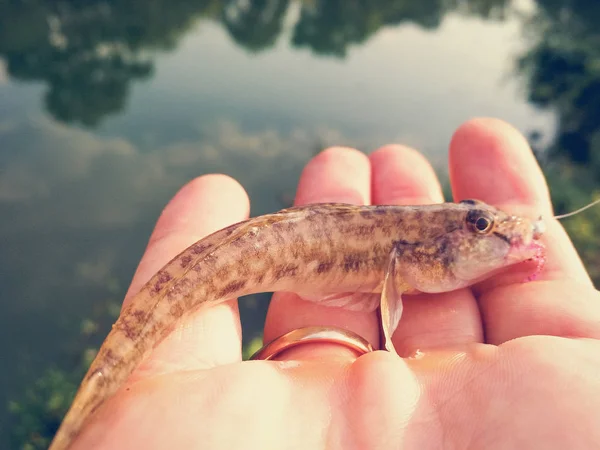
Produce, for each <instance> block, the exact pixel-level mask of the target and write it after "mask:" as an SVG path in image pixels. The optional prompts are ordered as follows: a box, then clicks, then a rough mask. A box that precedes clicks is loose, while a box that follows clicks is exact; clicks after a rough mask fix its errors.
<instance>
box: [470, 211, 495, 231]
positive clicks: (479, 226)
mask: <svg viewBox="0 0 600 450" xmlns="http://www.w3.org/2000/svg"><path fill="white" fill-rule="evenodd" d="M467 224H468V225H469V227H470V228H471V229H472V230H473V231H475V232H476V233H479V234H487V233H489V232H490V231H491V230H492V228H493V227H494V217H493V216H492V215H491V214H490V213H488V212H487V211H469V213H468V214H467Z"/></svg>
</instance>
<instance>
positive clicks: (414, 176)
mask: <svg viewBox="0 0 600 450" xmlns="http://www.w3.org/2000/svg"><path fill="white" fill-rule="evenodd" d="M369 159H370V160H371V167H372V176H371V178H372V191H373V198H372V202H373V203H374V204H385V205H409V204H413V205H415V204H417V205H419V204H421V205H422V204H431V203H440V202H442V201H443V200H444V198H443V194H442V189H441V187H440V183H439V181H438V179H437V176H436V175H435V172H434V170H433V168H432V167H431V165H430V164H429V162H428V161H427V160H426V159H425V158H424V157H423V156H422V155H421V154H420V153H419V152H417V151H416V150H413V149H411V148H408V147H404V146H400V145H389V146H385V147H382V148H380V149H379V150H377V151H375V152H374V153H372V154H371V155H370V156H369ZM399 238H400V239H401V238H402V236H399ZM403 303H404V311H403V313H402V319H401V320H400V323H399V326H398V328H397V330H396V332H395V333H394V336H393V339H392V340H393V342H394V347H395V348H396V351H397V352H398V354H399V355H400V356H410V355H412V354H414V353H415V351H417V350H422V349H427V348H431V347H437V346H442V345H460V344H467V343H471V342H482V341H483V329H482V326H481V317H480V314H479V308H478V306H477V302H476V301H475V297H474V296H473V295H472V293H471V291H470V290H469V289H461V290H458V291H455V292H450V293H443V294H436V295H431V294H430V295H405V296H404V297H403Z"/></svg>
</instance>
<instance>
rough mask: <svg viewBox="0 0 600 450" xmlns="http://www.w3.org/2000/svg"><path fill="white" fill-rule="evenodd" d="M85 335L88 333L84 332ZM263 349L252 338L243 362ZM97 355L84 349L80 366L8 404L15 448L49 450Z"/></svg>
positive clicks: (55, 373)
mask: <svg viewBox="0 0 600 450" xmlns="http://www.w3.org/2000/svg"><path fill="white" fill-rule="evenodd" d="M90 323H93V321H91V320H85V321H84V324H85V325H84V326H83V328H84V329H87V327H89V324H90ZM82 333H83V334H85V331H82ZM261 346H262V336H255V337H254V338H252V339H251V340H250V341H249V342H248V343H247V344H246V345H245V346H244V348H243V349H242V355H243V360H244V361H246V360H248V359H249V358H250V356H252V355H253V354H254V353H255V352H256V351H257V350H258V349H259V348H260V347H261ZM96 352H97V349H95V348H87V349H85V350H84V351H83V352H82V355H81V358H80V361H81V362H80V364H79V365H78V366H77V367H76V368H75V370H73V371H71V372H67V371H64V370H60V369H57V368H55V367H52V368H49V369H48V370H46V372H45V373H43V374H42V375H41V376H40V377H39V378H38V379H37V380H36V381H35V382H33V383H32V385H31V386H30V387H29V388H28V389H26V390H25V392H24V393H23V394H22V396H21V397H20V398H19V399H18V400H13V401H11V402H9V404H8V410H9V412H10V413H11V415H12V417H13V420H12V422H13V424H12V426H11V431H10V441H11V447H12V448H14V449H15V450H43V449H46V448H48V446H49V445H50V441H51V440H52V437H53V436H54V434H55V433H56V430H57V429H58V427H59V425H60V423H61V421H62V418H63V417H64V415H65V414H66V413H67V411H68V409H69V406H70V405H71V402H72V401H73V398H74V397H75V393H76V391H77V387H78V386H79V383H80V382H81V380H82V379H83V376H84V375H85V372H86V370H87V368H88V367H89V365H90V364H91V363H92V361H93V359H94V357H95V356H96Z"/></svg>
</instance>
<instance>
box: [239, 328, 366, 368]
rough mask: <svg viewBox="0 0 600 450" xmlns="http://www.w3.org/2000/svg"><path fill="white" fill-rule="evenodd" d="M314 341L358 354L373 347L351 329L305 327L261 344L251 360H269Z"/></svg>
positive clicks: (362, 353)
mask: <svg viewBox="0 0 600 450" xmlns="http://www.w3.org/2000/svg"><path fill="white" fill-rule="evenodd" d="M315 342H326V343H329V344H339V345H343V346H344V347H347V348H349V349H350V350H353V351H355V352H356V353H358V356H361V355H364V354H365V353H369V352H372V351H373V347H372V346H371V344H369V342H368V341H367V340H366V339H364V338H363V337H362V336H359V335H358V334H356V333H353V332H352V331H348V330H344V329H342V328H335V327H306V328H298V329H296V330H292V331H290V332H289V333H286V334H284V335H282V336H279V337H278V338H275V339H274V340H273V341H271V342H269V343H268V344H266V345H265V346H263V347H262V348H261V349H260V350H258V351H257V352H256V353H254V354H253V355H252V356H251V357H250V359H251V360H258V359H261V360H269V359H274V358H275V357H276V356H277V355H279V354H280V353H282V352H284V351H285V350H288V349H290V348H292V347H297V346H299V345H302V344H312V343H315Z"/></svg>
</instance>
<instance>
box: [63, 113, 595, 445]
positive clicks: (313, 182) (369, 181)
mask: <svg viewBox="0 0 600 450" xmlns="http://www.w3.org/2000/svg"><path fill="white" fill-rule="evenodd" d="M450 174H451V180H452V186H453V193H454V197H455V200H460V199H464V198H479V199H481V200H484V201H486V202H487V203H490V204H493V205H494V206H497V207H499V208H501V209H506V210H508V211H511V212H517V213H520V214H527V215H530V216H533V217H535V216H537V215H539V214H540V213H541V214H543V216H544V217H546V218H547V222H548V223H547V225H548V230H547V232H546V234H545V236H544V243H545V245H546V249H547V265H546V267H545V269H544V271H543V272H542V274H541V276H540V277H539V278H538V280H537V281H535V282H531V283H524V284H513V285H503V286H498V285H493V284H490V283H483V284H481V285H480V286H478V287H477V288H476V289H461V290H459V291H455V292H451V293H445V294H436V295H418V296H405V298H404V313H403V317H402V320H401V322H400V325H399V327H398V330H397V332H396V333H395V335H394V339H393V340H394V345H395V347H396V349H397V350H398V352H399V353H400V355H401V356H404V357H405V358H402V359H399V358H397V357H395V356H394V355H391V354H388V353H387V352H373V353H369V354H366V355H363V356H361V357H360V358H358V359H356V355H355V354H354V353H352V352H350V351H349V350H348V349H346V348H344V347H340V346H336V345H333V344H311V345H303V346H300V347H296V348H294V349H291V350H288V351H287V352H286V353H285V354H283V355H282V356H281V358H280V359H283V360H285V361H283V362H281V361H280V362H277V361H246V362H241V343H240V342H241V339H240V338H241V331H240V323H239V314H238V311H237V305H236V302H235V301H233V300H232V301H230V302H227V303H226V304H222V305H219V306H216V307H213V308H207V309H203V310H200V311H198V313H197V314H195V315H194V316H193V317H191V318H190V319H189V320H187V321H185V322H184V323H182V324H181V325H180V326H179V327H178V328H177V329H176V330H175V331H174V332H173V333H172V334H171V335H170V336H169V337H168V338H167V339H166V340H165V341H163V342H162V343H161V344H160V345H159V347H158V348H157V349H156V350H155V351H154V352H153V354H152V355H151V357H150V358H149V359H148V360H147V361H146V362H145V363H144V364H143V366H142V367H140V368H139V369H138V370H136V372H135V373H134V374H133V376H132V378H131V379H130V381H129V382H128V383H127V385H126V386H125V387H124V388H123V389H121V390H120V391H119V392H118V393H117V394H116V395H115V396H114V397H113V398H111V399H110V400H108V401H107V402H106V404H105V406H104V407H102V408H101V409H100V410H99V411H98V412H97V414H96V415H95V417H94V418H93V420H92V423H91V424H90V426H88V427H86V429H84V431H83V433H82V435H81V438H80V439H79V440H78V441H77V442H76V445H75V446H74V448H77V449H83V448H85V449H101V448H102V449H104V448H106V449H130V448H131V449H133V448H144V449H163V448H186V449H194V448H198V449H200V448H201V449H215V450H220V449H233V448H244V449H261V450H263V449H289V448H302V449H325V448H327V449H337V448H340V449H342V448H343V449H386V450H387V449H399V448H403V449H412V448H418V449H425V448H436V449H437V448H477V449H478V448H485V449H493V448H503V449H504V448H544V449H550V448H560V449H563V448H569V449H573V448H594V447H598V446H600V428H598V427H596V426H595V425H596V424H597V422H598V419H597V417H598V416H599V414H600V341H599V338H600V302H599V300H600V298H599V295H598V292H597V291H596V290H595V289H594V288H593V286H592V283H591V281H590V280H589V277H588V275H587V274H586V272H585V269H584V268H583V266H582V264H581V262H580V260H579V258H578V256H577V254H576V252H575V250H574V248H573V246H572V244H571V243H570V241H569V239H568V237H567V235H566V234H565V232H564V231H563V229H562V227H561V226H560V225H559V224H558V223H557V222H556V221H554V220H552V219H549V217H550V216H551V215H552V212H551V205H550V202H549V200H548V193H547V188H546V184H545V181H544V179H543V176H542V174H541V172H540V170H539V168H538V166H537V164H536V162H535V159H534V158H533V156H532V154H531V151H530V150H529V149H528V147H527V144H526V142H525V140H524V139H523V137H522V136H521V135H520V134H519V133H517V132H516V131H515V130H514V129H513V128H511V127H509V126H507V125H506V124H504V123H502V122H499V121H496V120H475V121H471V122H469V123H467V124H465V125H463V126H462V127H461V128H460V129H459V130H458V131H457V132H456V134H455V136H454V138H453V140H452V143H451V146H450ZM327 201H336V202H347V203H360V204H362V203H378V204H423V203H433V202H440V201H442V195H441V189H440V187H439V183H438V181H437V179H436V177H435V175H434V173H433V170H432V169H431V167H430V166H429V164H428V163H427V162H426V160H425V159H424V158H423V157H422V156H421V155H419V154H418V153H417V152H415V151H414V150H411V149H408V148H404V147H399V146H389V147H385V148H383V149H380V150H378V151H376V152H374V153H373V154H371V155H370V156H369V157H366V156H365V155H364V154H362V153H359V152H357V151H355V150H351V149H341V148H336V149H329V150H327V151H325V152H323V153H321V154H319V155H318V156H317V157H315V158H314V159H313V160H312V161H311V162H310V163H309V164H308V165H307V167H306V169H305V171H304V173H303V175H302V178H301V180H300V185H299V188H298V193H297V198H296V203H297V204H302V203H313V202H327ZM247 214H248V199H247V196H246V194H245V192H244V191H243V189H242V188H241V187H240V186H239V184H237V183H236V182H235V181H233V180H232V179H230V178H227V177H224V176H216V175H211V176H206V177H201V178H199V179H197V180H194V181H193V182H191V183H189V184H188V185H187V186H185V187H184V188H183V189H182V190H181V191H180V192H179V193H178V194H177V195H176V196H175V198H174V199H173V200H172V201H171V202H170V203H169V205H168V206H167V207H166V209H165V211H164V213H163V215H162V216H161V218H160V219H159V221H158V223H157V226H156V229H155V231H154V233H153V235H152V238H151V240H150V243H149V245H148V248H147V251H146V253H145V255H144V257H143V258H142V261H141V262H140V266H139V268H138V270H137V272H136V275H135V277H134V280H133V282H132V285H131V288H130V290H129V293H128V295H127V299H128V298H130V297H131V296H132V295H133V294H134V293H135V292H137V290H139V288H140V287H141V286H142V285H143V283H144V282H145V281H147V280H148V279H149V278H150V277H151V276H152V275H153V274H154V273H155V272H156V271H157V270H158V269H160V268H161V267H162V266H163V265H164V264H165V263H166V262H167V261H168V260H170V259H171V258H172V257H173V256H175V255H176V254H178V253H179V252H180V251H181V250H183V249H184V248H185V247H187V246H188V245H190V244H192V243H193V242H195V241H197V240H198V239H200V238H202V237H203V236H205V235H206V234H208V233H210V232H212V231H215V230H217V229H219V228H222V227H224V226H226V225H229V224H231V223H233V222H237V221H239V220H242V219H244V218H245V217H247ZM127 299H126V300H125V301H127ZM308 325H326V326H338V327H343V328H347V329H349V330H352V331H354V332H356V333H358V334H360V335H362V336H363V337H365V338H366V339H368V340H369V341H370V342H371V343H372V344H373V346H374V347H376V348H380V347H381V343H380V331H379V324H378V318H377V315H376V313H363V312H352V311H346V310H342V309H339V308H329V307H324V306H320V305H317V304H314V303H312V302H311V303H309V302H305V301H302V300H300V299H299V298H297V297H296V296H295V295H293V294H289V293H276V294H275V295H274V297H273V301H272V302H271V305H270V308H269V314H268V316H267V321H266V324H265V330H264V337H265V341H271V340H272V339H274V338H275V337H277V336H279V335H281V334H283V333H285V332H287V331H290V330H292V329H296V328H299V327H303V326H308ZM417 350H419V351H420V352H418V357H410V356H414V355H415V352H417Z"/></svg>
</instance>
